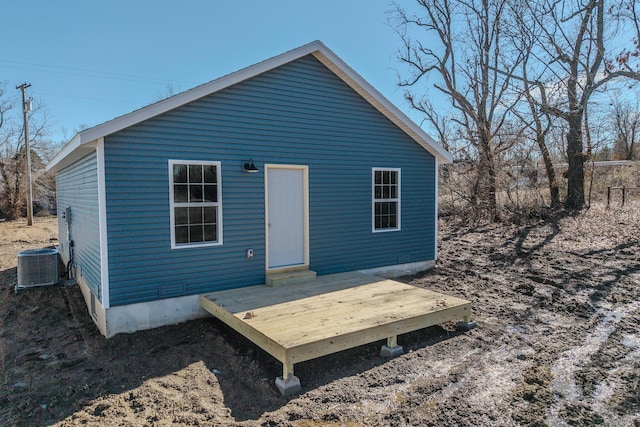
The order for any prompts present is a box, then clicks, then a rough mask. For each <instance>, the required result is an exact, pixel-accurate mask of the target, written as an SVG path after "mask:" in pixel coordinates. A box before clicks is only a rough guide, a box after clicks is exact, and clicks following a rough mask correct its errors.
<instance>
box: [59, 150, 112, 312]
mask: <svg viewBox="0 0 640 427" xmlns="http://www.w3.org/2000/svg"><path fill="white" fill-rule="evenodd" d="M56 193H57V200H58V230H59V234H60V237H59V242H60V245H59V249H60V251H61V252H62V253H63V254H64V255H65V257H66V258H67V259H69V257H70V253H71V250H72V251H73V266H74V267H75V269H76V271H77V273H78V274H80V275H81V276H82V277H83V278H84V280H85V281H86V282H87V285H89V287H90V288H91V291H92V292H93V293H94V295H96V297H97V298H98V299H99V300H100V301H102V295H101V290H102V287H101V286H100V283H101V282H100V228H99V224H98V218H99V216H98V172H97V161H96V154H95V152H94V153H92V154H90V155H88V156H86V157H84V158H82V159H81V160H79V161H77V162H76V163H74V164H73V165H71V166H69V167H67V168H65V169H63V170H62V171H60V172H58V174H57V175H56ZM67 207H70V208H71V222H70V224H69V226H68V228H67V220H66V219H65V218H63V213H64V211H65V209H66V208H67ZM69 240H72V241H73V243H74V246H73V248H70V245H69Z"/></svg>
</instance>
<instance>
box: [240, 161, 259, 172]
mask: <svg viewBox="0 0 640 427" xmlns="http://www.w3.org/2000/svg"><path fill="white" fill-rule="evenodd" d="M242 169H243V170H244V171H245V172H249V173H256V172H258V170H259V169H258V168H257V167H256V165H255V163H253V159H249V161H248V162H246V163H245V164H244V165H243V166H242Z"/></svg>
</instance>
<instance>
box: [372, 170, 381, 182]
mask: <svg viewBox="0 0 640 427" xmlns="http://www.w3.org/2000/svg"><path fill="white" fill-rule="evenodd" d="M374 176H375V183H376V184H382V171H375V172H374Z"/></svg>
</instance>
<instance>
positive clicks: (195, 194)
mask: <svg viewBox="0 0 640 427" xmlns="http://www.w3.org/2000/svg"><path fill="white" fill-rule="evenodd" d="M201 201H202V185H201V184H196V185H189V202H201Z"/></svg>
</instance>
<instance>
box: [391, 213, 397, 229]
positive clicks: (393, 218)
mask: <svg viewBox="0 0 640 427" xmlns="http://www.w3.org/2000/svg"><path fill="white" fill-rule="evenodd" d="M397 227H398V217H397V216H396V215H391V216H389V228H397Z"/></svg>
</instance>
